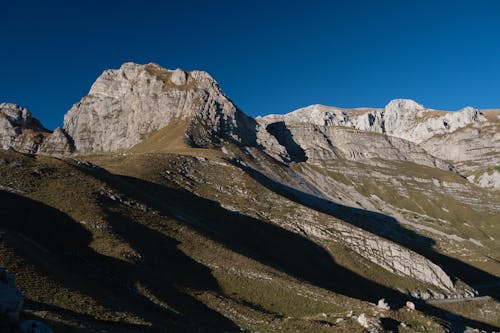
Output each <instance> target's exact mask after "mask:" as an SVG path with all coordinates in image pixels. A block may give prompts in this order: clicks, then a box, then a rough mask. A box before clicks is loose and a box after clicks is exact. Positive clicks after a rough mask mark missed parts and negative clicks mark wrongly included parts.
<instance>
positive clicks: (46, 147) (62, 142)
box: [38, 128, 75, 155]
mask: <svg viewBox="0 0 500 333" xmlns="http://www.w3.org/2000/svg"><path fill="white" fill-rule="evenodd" d="M74 150H75V147H74V144H73V139H72V138H71V137H70V136H69V135H68V134H67V133H66V132H65V131H64V130H63V129H62V128H56V129H55V130H54V132H52V133H51V134H49V135H47V136H46V137H45V139H44V140H43V142H42V144H41V145H40V148H39V150H38V152H39V153H42V154H47V155H66V154H70V153H72V152H73V151H74Z"/></svg>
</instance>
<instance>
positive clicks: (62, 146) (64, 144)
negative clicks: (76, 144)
mask: <svg viewBox="0 0 500 333" xmlns="http://www.w3.org/2000/svg"><path fill="white" fill-rule="evenodd" d="M0 147H1V148H3V149H9V150H17V151H20V152H24V153H29V154H33V153H44V154H56V155H62V154H67V153H71V152H72V151H73V146H72V141H71V138H69V137H68V136H67V134H66V133H65V132H64V130H62V129H56V131H54V133H51V132H50V131H49V130H48V129H46V128H45V127H43V126H42V124H41V123H40V121H38V120H37V119H36V118H34V117H33V115H32V114H31V112H30V111H29V110H28V109H26V108H23V107H21V106H19V105H16V104H12V103H0Z"/></svg>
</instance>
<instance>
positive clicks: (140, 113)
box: [64, 63, 257, 153]
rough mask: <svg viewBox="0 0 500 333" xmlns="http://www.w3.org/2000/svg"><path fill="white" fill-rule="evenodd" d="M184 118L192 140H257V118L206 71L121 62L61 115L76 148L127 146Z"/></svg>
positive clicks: (204, 144) (99, 149) (203, 143)
mask: <svg viewBox="0 0 500 333" xmlns="http://www.w3.org/2000/svg"><path fill="white" fill-rule="evenodd" d="M179 120H187V121H188V125H187V128H186V131H185V133H184V135H185V137H186V140H188V141H189V143H190V144H191V145H193V146H200V147H208V146H213V145H218V144H219V143H221V141H223V140H228V141H233V142H237V143H240V144H244V145H255V144H256V141H257V138H256V127H257V123H256V122H255V120H254V119H252V118H251V117H248V116H247V115H245V114H244V113H243V112H241V111H240V110H239V109H238V108H237V107H236V106H235V105H234V104H233V103H232V102H231V100H229V98H227V97H226V96H225V95H224V93H223V92H222V91H221V89H220V88H219V85H218V84H217V82H216V81H215V80H214V79H213V78H212V77H211V76H210V75H209V74H208V73H206V72H201V71H192V72H185V71H183V70H181V69H177V70H168V69H164V68H162V67H160V66H158V65H156V64H147V65H138V64H134V63H125V64H123V65H122V66H121V67H120V69H117V70H107V71H105V72H104V73H103V74H102V75H101V76H100V77H99V78H98V79H97V81H96V82H95V83H94V84H93V85H92V88H91V89H90V92H89V94H88V95H87V96H85V97H84V98H82V100H81V101H80V102H78V103H76V104H75V105H74V106H73V107H72V108H71V110H69V112H68V113H67V114H66V116H65V117H64V129H65V130H66V131H67V133H68V134H69V135H70V136H71V137H72V138H73V140H74V143H75V147H76V150H77V151H78V152H79V153H88V152H106V151H116V150H120V149H127V148H130V147H132V146H133V145H135V144H137V143H139V142H140V141H141V140H143V139H144V138H145V137H146V136H147V135H148V134H150V133H152V132H154V131H156V130H159V129H161V128H163V127H165V126H167V125H169V124H171V123H172V122H174V121H179Z"/></svg>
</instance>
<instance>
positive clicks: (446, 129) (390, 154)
mask: <svg viewBox="0 0 500 333" xmlns="http://www.w3.org/2000/svg"><path fill="white" fill-rule="evenodd" d="M257 121H258V122H259V123H260V124H261V126H262V127H266V128H273V127H275V126H276V124H282V127H283V128H285V129H286V130H281V131H280V133H279V135H281V136H283V135H285V134H286V135H288V138H286V139H285V138H283V137H278V141H280V140H281V141H283V142H285V141H287V142H294V143H296V144H297V145H298V146H299V147H300V148H301V149H302V150H303V151H304V153H305V155H307V158H308V159H309V160H310V161H316V162H318V161H321V160H324V159H335V158H345V159H350V160H361V159H362V160H370V159H371V160H372V161H374V160H375V159H386V160H406V161H411V162H415V163H417V164H423V165H426V166H435V167H439V168H441V169H449V170H451V169H455V168H456V169H457V170H458V171H460V172H463V173H465V175H468V174H470V173H472V172H477V171H482V172H489V174H488V175H486V176H484V177H483V178H482V179H483V180H482V181H479V175H477V176H476V177H471V178H469V179H476V181H475V182H476V183H477V184H478V185H480V186H488V187H493V188H496V187H498V185H497V183H498V182H497V181H496V180H495V179H496V178H495V176H494V172H495V171H494V170H491V169H488V168H492V167H495V166H497V165H498V164H499V163H500V153H499V152H500V110H484V111H480V110H477V109H474V108H472V107H466V108H464V109H462V110H459V111H456V112H449V111H441V110H433V109H428V108H426V107H424V106H423V105H421V104H418V103H417V102H415V101H412V100H407V99H395V100H393V101H391V102H390V103H388V104H387V105H386V106H385V108H381V109H376V108H356V109H343V108H335V107H328V106H323V105H312V106H309V107H305V108H302V109H299V110H296V111H293V112H291V113H288V114H285V115H268V116H265V117H261V118H258V119H257ZM284 133H285V134H284ZM295 149H296V148H295ZM269 150H272V147H269ZM483 169H484V170H483ZM492 173H493V176H492ZM485 184H487V185H485Z"/></svg>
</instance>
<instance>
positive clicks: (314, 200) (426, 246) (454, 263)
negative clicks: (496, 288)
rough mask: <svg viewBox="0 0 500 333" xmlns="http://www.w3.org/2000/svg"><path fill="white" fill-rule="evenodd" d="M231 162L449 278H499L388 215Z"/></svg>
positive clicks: (473, 280) (263, 182)
mask: <svg viewBox="0 0 500 333" xmlns="http://www.w3.org/2000/svg"><path fill="white" fill-rule="evenodd" d="M232 163H233V165H235V166H237V167H238V168H240V169H241V170H243V171H244V172H245V173H247V174H248V175H249V176H250V177H252V178H253V179H255V180H256V181H257V182H259V183H260V184H261V185H263V186H265V187H267V188H268V189H270V190H271V191H274V192H276V193H278V194H280V195H282V196H284V197H286V198H288V199H289V200H292V201H294V202H297V203H299V204H301V205H304V206H307V207H309V208H311V209H314V210H317V211H319V212H322V213H325V214H328V215H330V216H332V217H335V218H338V219H341V220H343V221H345V222H348V223H350V224H352V225H354V226H357V227H359V228H361V229H364V230H365V231H368V232H371V233H373V234H375V235H378V236H380V237H383V238H385V239H388V240H390V241H393V242H395V243H398V244H400V245H402V246H404V247H406V248H408V249H410V250H412V251H414V252H416V253H419V254H421V255H423V256H425V257H427V258H428V259H430V260H431V261H432V262H434V263H435V264H437V265H439V266H440V267H441V268H443V270H444V271H445V272H447V273H448V274H450V275H451V277H452V278H455V279H456V278H460V279H461V280H463V281H465V282H466V283H467V284H469V285H471V286H474V285H477V284H479V283H490V282H493V283H495V282H498V280H499V279H498V277H496V276H494V275H492V274H490V273H488V272H485V271H483V270H481V269H478V268H476V267H473V266H471V265H469V264H467V263H464V262H462V261H460V260H457V259H454V258H451V257H448V256H446V255H444V254H441V253H438V252H436V251H435V250H434V249H432V246H433V245H434V244H435V241H434V240H433V239H431V238H429V237H426V236H422V235H419V234H418V233H416V232H414V231H412V230H409V229H407V228H405V227H404V226H402V225H401V224H400V223H399V222H398V221H397V220H396V219H395V218H393V217H391V216H388V215H385V214H382V213H378V212H373V211H368V210H363V209H360V208H354V207H349V206H345V205H342V204H338V203H335V202H332V201H329V200H326V199H324V198H320V197H317V196H315V195H312V194H310V193H306V192H303V191H301V190H298V189H296V188H293V187H290V186H287V185H285V184H282V183H280V182H278V181H275V180H273V179H271V178H269V177H268V176H266V175H265V174H263V173H262V172H260V171H258V170H256V169H253V168H251V167H248V166H245V165H243V164H241V163H238V162H237V161H232ZM491 296H492V297H494V298H495V299H497V300H498V295H497V294H492V295H491Z"/></svg>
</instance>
